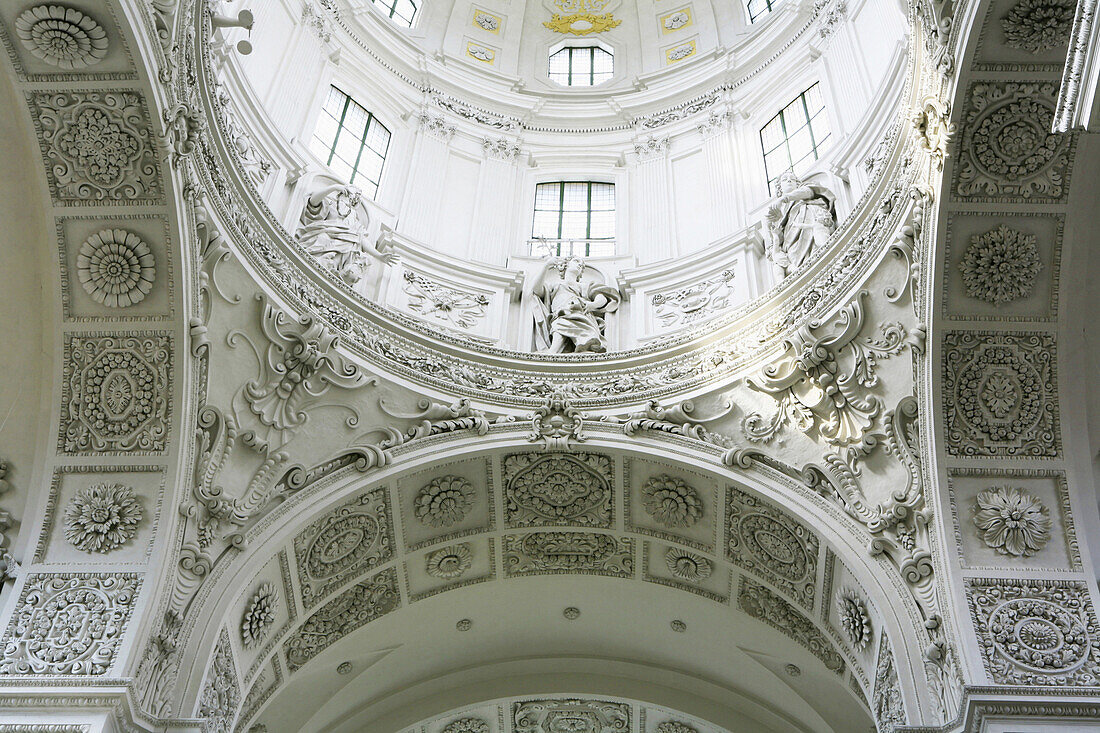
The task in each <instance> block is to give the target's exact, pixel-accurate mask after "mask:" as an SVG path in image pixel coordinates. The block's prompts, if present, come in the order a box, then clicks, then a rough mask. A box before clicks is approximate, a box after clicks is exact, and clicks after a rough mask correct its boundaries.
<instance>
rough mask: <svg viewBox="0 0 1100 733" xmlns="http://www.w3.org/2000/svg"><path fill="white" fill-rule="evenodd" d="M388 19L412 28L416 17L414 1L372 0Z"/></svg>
mask: <svg viewBox="0 0 1100 733" xmlns="http://www.w3.org/2000/svg"><path fill="white" fill-rule="evenodd" d="M372 2H373V3H374V4H375V5H377V6H378V7H379V8H381V10H382V12H383V13H385V14H386V15H388V16H390V20H392V21H394V22H396V23H401V24H402V25H407V26H408V27H410V28H412V24H413V19H414V18H416V3H415V2H413V0H372Z"/></svg>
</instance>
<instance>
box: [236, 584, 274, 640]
mask: <svg viewBox="0 0 1100 733" xmlns="http://www.w3.org/2000/svg"><path fill="white" fill-rule="evenodd" d="M278 604H279V592H278V591H277V590H275V585H274V584H273V583H261V584H260V587H259V588H257V589H256V592H255V593H253V594H252V598H251V599H250V600H249V601H248V607H247V608H245V610H244V616H243V617H242V618H241V642H242V643H243V644H244V648H245V649H251V648H252V647H254V646H256V645H257V644H259V643H260V642H261V641H262V640H263V638H264V637H265V636H267V632H268V631H270V630H271V625H272V624H274V623H275V613H276V611H277V609H278Z"/></svg>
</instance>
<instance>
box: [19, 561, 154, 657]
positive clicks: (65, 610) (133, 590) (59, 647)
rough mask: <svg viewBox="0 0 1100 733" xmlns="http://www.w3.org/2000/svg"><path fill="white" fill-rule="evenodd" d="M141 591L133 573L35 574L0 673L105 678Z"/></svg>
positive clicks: (26, 587) (25, 590) (26, 591)
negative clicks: (103, 676) (94, 574)
mask: <svg viewBox="0 0 1100 733" xmlns="http://www.w3.org/2000/svg"><path fill="white" fill-rule="evenodd" d="M140 587H141V578H140V576H138V575H136V574H132V573H124V574H110V573H105V574H101V575H96V576H92V575H32V576H31V577H30V578H29V579H28V580H27V583H26V585H24V586H23V592H22V597H21V598H20V601H19V606H18V610H17V611H16V613H15V615H14V616H13V617H12V620H11V624H10V625H9V626H8V630H7V633H6V634H5V635H4V652H3V657H2V658H0V674H4V675H10V674H36V675H37V674H48V675H103V674H106V673H107V671H108V669H110V667H111V663H112V662H113V661H114V658H115V653H116V652H117V651H118V647H119V644H120V643H121V641H122V634H123V631H125V627H126V622H127V621H128V620H129V618H130V614H131V612H132V611H133V606H134V602H135V600H136V598H137V592H138V589H139V588H140Z"/></svg>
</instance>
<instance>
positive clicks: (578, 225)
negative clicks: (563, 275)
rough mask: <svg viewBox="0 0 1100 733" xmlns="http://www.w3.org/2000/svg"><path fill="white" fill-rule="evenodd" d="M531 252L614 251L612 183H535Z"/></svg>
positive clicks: (591, 253) (582, 253)
mask: <svg viewBox="0 0 1100 733" xmlns="http://www.w3.org/2000/svg"><path fill="white" fill-rule="evenodd" d="M530 244H531V254H532V255H536V256H537V255H556V256H562V257H568V256H575V257H607V256H610V255H613V254H615V184H614V183H598V182H595V181H555V182H554V183H540V184H538V185H537V186H535V219H534V226H533V227H532V231H531V243H530Z"/></svg>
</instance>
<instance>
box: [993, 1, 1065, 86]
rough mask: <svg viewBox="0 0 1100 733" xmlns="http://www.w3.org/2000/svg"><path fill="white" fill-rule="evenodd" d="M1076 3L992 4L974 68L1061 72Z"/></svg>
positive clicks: (1028, 2)
mask: <svg viewBox="0 0 1100 733" xmlns="http://www.w3.org/2000/svg"><path fill="white" fill-rule="evenodd" d="M1075 8H1076V3H1075V2H1072V1H1071V0H997V2H994V3H990V5H989V10H988V12H987V13H986V16H985V20H984V21H983V23H982V29H981V34H980V35H979V37H978V48H977V50H976V52H975V54H974V68H975V69H977V70H979V71H1004V70H1006V68H1014V69H1019V68H1021V67H1022V68H1024V69H1028V70H1036V71H1038V70H1044V71H1047V70H1053V71H1058V72H1060V71H1061V69H1062V66H1063V65H1065V62H1066V45H1067V43H1068V42H1069V38H1070V30H1071V26H1072V25H1073V15H1074V10H1075Z"/></svg>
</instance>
